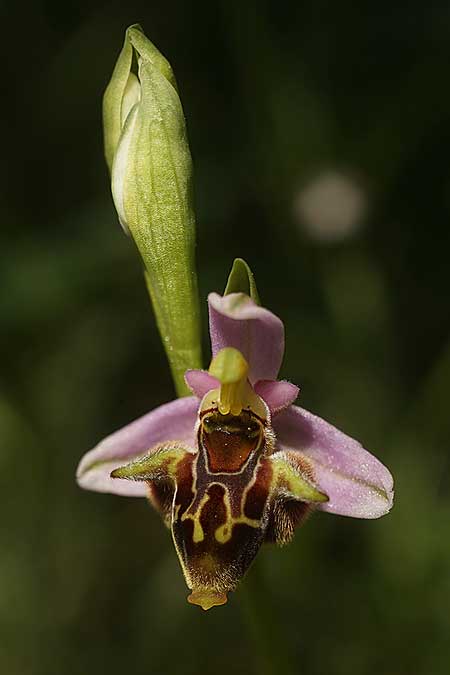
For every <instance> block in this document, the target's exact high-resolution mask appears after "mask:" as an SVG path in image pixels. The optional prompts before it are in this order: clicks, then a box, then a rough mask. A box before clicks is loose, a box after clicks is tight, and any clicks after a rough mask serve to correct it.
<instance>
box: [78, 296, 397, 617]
mask: <svg viewBox="0 0 450 675" xmlns="http://www.w3.org/2000/svg"><path fill="white" fill-rule="evenodd" d="M208 303H209V320H210V336H211V346H212V361H211V365H210V368H209V370H208V371H202V370H188V371H187V372H186V374H185V380H186V383H187V385H188V387H189V388H190V390H191V391H192V396H189V397H185V398H181V399H177V400H174V401H172V402H170V403H166V404H164V405H162V406H160V407H159V408H156V409H155V410H153V411H151V412H149V413H148V414H146V415H144V416H143V417H141V418H140V419H138V420H136V421H134V422H132V423H131V424H129V425H128V426H126V427H124V428H123V429H121V430H119V431H117V432H116V433H114V434H112V435H111V436H108V437H107V438H106V439H104V440H103V441H102V442H101V443H99V445H97V447H96V448H94V449H93V450H91V451H90V452H88V453H87V454H86V455H85V456H84V457H83V459H82V460H81V462H80V465H79V467H78V472H77V477H78V482H79V484H80V486H81V487H83V488H86V489H89V490H95V491H98V492H110V493H114V494H118V495H127V496H136V497H147V498H148V499H149V500H150V502H151V503H152V505H153V506H154V507H155V508H156V509H157V511H159V513H160V514H161V516H162V518H163V520H164V522H165V524H166V525H167V527H169V528H170V529H171V532H172V537H173V541H174V544H175V548H176V551H177V554H178V557H179V560H180V563H181V567H182V569H183V573H184V576H185V579H186V583H187V585H188V587H189V588H190V590H191V594H190V595H189V597H188V600H189V602H191V603H193V604H197V605H200V606H201V607H202V608H203V609H209V608H210V607H213V606H214V605H222V604H224V603H225V602H226V601H227V593H228V592H230V591H234V590H235V589H236V586H237V584H238V582H239V580H240V579H241V578H242V576H243V575H244V574H245V572H246V571H247V569H248V567H249V565H250V564H251V562H252V560H253V559H254V557H255V555H256V554H257V552H258V550H259V548H260V546H261V544H262V543H263V542H276V543H278V544H286V543H288V542H290V541H291V540H292V538H293V536H294V532H295V529H296V528H297V526H298V525H300V524H301V523H302V521H303V520H304V519H305V517H306V516H307V515H308V514H309V513H310V512H311V511H313V510H314V509H320V510H323V511H328V512H330V513H336V514H340V515H344V516H351V517H355V518H378V517H380V516H382V515H384V514H386V513H387V512H388V511H389V510H390V508H391V506H392V503H393V480H392V476H391V474H390V472H389V470H388V469H387V468H386V467H385V466H384V465H383V464H382V463H381V462H380V461H379V460H378V459H376V458H375V457H374V456H373V455H372V454H370V453H369V452H367V450H365V449H364V448H363V447H362V446H361V445H360V443H358V442H357V441H356V440H354V439H352V438H350V437H349V436H347V435H346V434H344V433H343V432H341V431H339V430H338V429H336V428H335V427H334V426H332V425H331V424H329V423H328V422H326V421H325V420H323V419H321V418H320V417H317V416H316V415H313V414H312V413H310V412H308V411H306V410H304V409H303V408H300V407H297V406H295V405H293V404H294V401H295V399H296V398H297V396H298V393H299V390H298V387H296V386H295V385H294V384H291V383H290V382H287V381H277V379H276V378H277V375H278V372H279V369H280V366H281V362H282V358H283V353H284V327H283V323H282V322H281V320H280V319H279V318H278V317H277V316H275V315H274V314H272V313H271V312H270V311H268V310H267V309H264V308H263V307H260V306H258V305H257V304H256V303H255V302H254V300H252V299H251V298H250V297H249V296H248V295H246V294H244V293H233V292H232V293H229V294H227V295H224V296H220V295H218V294H216V293H211V294H210V296H209V298H208Z"/></svg>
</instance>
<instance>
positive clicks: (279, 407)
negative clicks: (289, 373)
mask: <svg viewBox="0 0 450 675" xmlns="http://www.w3.org/2000/svg"><path fill="white" fill-rule="evenodd" d="M254 389H255V392H256V393H257V394H258V396H260V397H261V398H262V399H263V400H264V401H265V402H266V403H267V405H268V407H269V410H270V412H271V414H272V416H273V415H277V414H278V413H280V412H282V411H283V410H285V409H286V408H288V407H289V406H290V405H291V404H292V403H293V402H294V401H295V399H296V398H297V396H298V392H299V388H298V387H297V386H296V385H295V384H291V382H286V381H285V380H281V381H280V382H276V381H273V380H259V382H257V383H256V384H255V386H254Z"/></svg>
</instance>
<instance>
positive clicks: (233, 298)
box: [208, 293, 284, 384]
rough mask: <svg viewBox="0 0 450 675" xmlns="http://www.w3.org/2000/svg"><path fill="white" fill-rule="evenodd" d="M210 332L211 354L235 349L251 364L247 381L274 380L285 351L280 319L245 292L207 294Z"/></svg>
mask: <svg viewBox="0 0 450 675" xmlns="http://www.w3.org/2000/svg"><path fill="white" fill-rule="evenodd" d="M208 304H209V332H210V336H211V347H212V353H213V356H215V355H216V354H217V352H219V351H220V350H221V349H224V348H225V347H234V348H235V349H238V350H239V351H240V352H241V354H242V355H243V356H244V358H245V359H246V361H247V363H248V364H249V366H250V371H249V380H250V382H251V383H252V384H253V383H254V382H257V381H258V380H276V378H277V375H278V371H279V370H280V366H281V361H282V360H283V354H284V326H283V322H282V321H281V320H280V319H279V318H278V317H277V316H275V314H272V312H269V310H267V309H264V308H263V307H259V306H258V305H257V304H256V303H255V302H253V300H252V299H251V298H249V297H248V296H247V295H245V294H244V293H230V294H229V295H225V296H223V297H222V296H221V295H218V294H217V293H210V294H209V296H208Z"/></svg>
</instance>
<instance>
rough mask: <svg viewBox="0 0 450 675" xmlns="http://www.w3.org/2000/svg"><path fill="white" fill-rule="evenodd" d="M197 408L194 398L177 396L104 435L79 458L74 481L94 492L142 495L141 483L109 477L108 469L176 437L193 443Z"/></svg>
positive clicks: (144, 491)
mask: <svg viewBox="0 0 450 675" xmlns="http://www.w3.org/2000/svg"><path fill="white" fill-rule="evenodd" d="M197 411H198V400H197V398H195V397H194V396H189V397H187V398H179V399H177V400H175V401H171V402H170V403H165V404H164V405H161V406H159V408H155V410H152V411H151V412H149V413H147V414H146V415H144V416H143V417H140V418H139V419H137V420H135V421H134V422H131V424H128V425H127V426H126V427H123V428H122V429H119V431H116V432H115V433H113V434H111V435H110V436H107V437H106V438H105V439H103V441H101V442H100V443H99V444H98V445H97V446H96V447H95V448H94V449H93V450H91V451H90V452H88V453H86V454H85V455H84V457H83V458H82V459H81V461H80V463H79V465H78V469H77V481H78V484H79V485H80V487H82V488H85V489H86V490H94V491H96V492H110V493H112V494H117V495H125V496H130V497H145V496H146V494H147V491H148V489H147V485H146V484H145V483H135V482H133V481H128V480H121V479H118V478H111V477H110V473H111V471H112V470H113V469H116V468H117V467H118V466H121V465H122V464H125V463H127V462H129V461H131V460H132V459H134V458H136V457H138V456H139V455H142V454H144V453H145V452H147V451H148V450H149V449H150V448H151V447H152V446H154V445H157V444H158V443H163V442H164V441H180V443H182V444H183V445H188V446H190V447H193V446H194V444H195V438H194V428H195V423H196V420H197Z"/></svg>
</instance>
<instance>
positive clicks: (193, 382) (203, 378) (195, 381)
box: [184, 370, 220, 399]
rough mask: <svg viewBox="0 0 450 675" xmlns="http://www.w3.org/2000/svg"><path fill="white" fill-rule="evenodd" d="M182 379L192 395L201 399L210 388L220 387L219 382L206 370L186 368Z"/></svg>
mask: <svg viewBox="0 0 450 675" xmlns="http://www.w3.org/2000/svg"><path fill="white" fill-rule="evenodd" d="M184 379H185V380H186V384H187V386H188V387H189V389H190V390H191V391H192V393H193V394H194V396H197V398H199V399H202V398H203V397H204V396H205V394H207V393H208V391H211V389H217V388H218V387H220V382H219V381H218V380H216V378H215V377H213V376H212V375H210V374H209V373H207V372H206V370H187V371H186V372H185V374H184Z"/></svg>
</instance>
